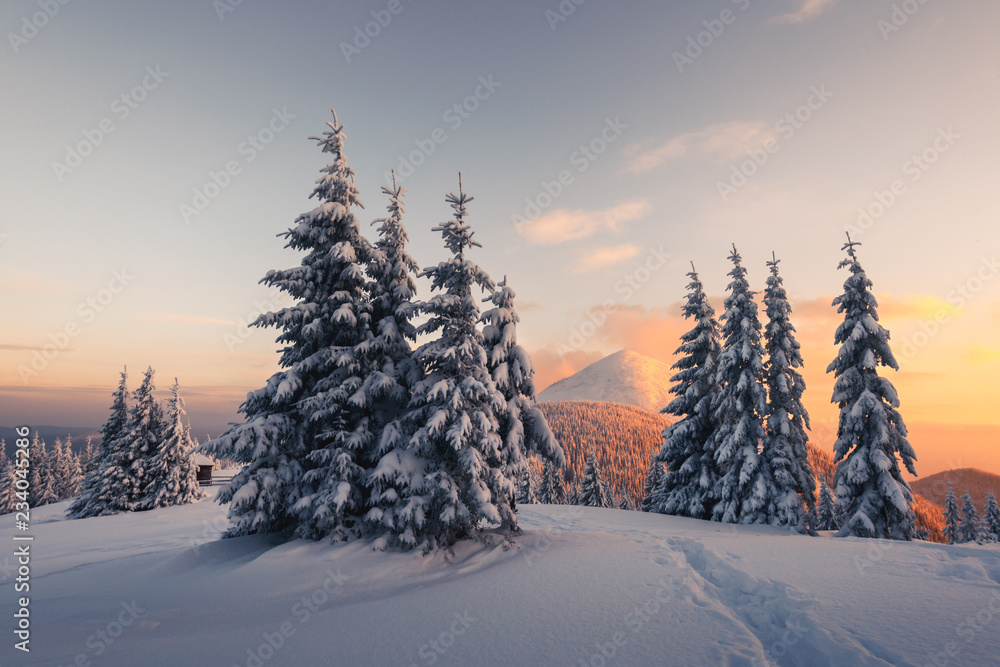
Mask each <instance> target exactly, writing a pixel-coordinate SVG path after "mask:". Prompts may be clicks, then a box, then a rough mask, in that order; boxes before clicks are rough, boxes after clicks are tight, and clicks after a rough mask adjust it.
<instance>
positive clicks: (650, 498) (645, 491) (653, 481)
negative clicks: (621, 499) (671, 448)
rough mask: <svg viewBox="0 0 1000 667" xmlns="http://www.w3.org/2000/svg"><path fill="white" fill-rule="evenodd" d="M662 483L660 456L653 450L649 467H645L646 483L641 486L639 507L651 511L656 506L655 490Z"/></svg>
mask: <svg viewBox="0 0 1000 667" xmlns="http://www.w3.org/2000/svg"><path fill="white" fill-rule="evenodd" d="M662 484H663V463H661V462H660V457H659V456H657V454H656V453H655V452H654V453H653V455H652V457H650V461H649V467H648V468H647V469H646V483H645V485H644V486H643V487H642V503H641V504H640V505H639V509H640V510H642V511H643V512H652V511H654V507H655V506H656V500H655V496H656V492H657V491H658V490H659V489H660V486H661V485H662Z"/></svg>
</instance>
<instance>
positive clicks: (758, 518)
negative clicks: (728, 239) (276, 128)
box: [712, 245, 778, 524]
mask: <svg viewBox="0 0 1000 667" xmlns="http://www.w3.org/2000/svg"><path fill="white" fill-rule="evenodd" d="M729 259H730V261H732V263H733V270H732V271H730V272H729V276H730V277H731V278H732V282H730V283H729V288H728V289H729V296H727V297H726V301H725V305H726V312H725V313H723V315H722V336H723V348H722V352H721V353H720V354H719V369H718V372H717V374H716V382H717V383H718V384H719V385H720V389H719V396H718V401H717V403H716V406H715V413H714V416H715V421H716V423H717V424H718V426H717V428H716V431H715V433H714V434H713V442H714V449H715V461H716V463H717V464H718V465H719V467H720V468H721V469H722V470H723V471H724V472H723V475H722V478H721V479H720V480H719V481H718V483H717V485H716V486H717V489H718V491H717V494H716V496H717V498H718V499H719V500H718V502H717V503H716V505H715V507H714V508H713V511H712V518H713V519H715V520H717V521H723V522H725V523H744V524H769V523H773V522H774V521H775V520H776V517H777V503H778V497H777V496H776V489H775V483H774V478H773V475H772V471H771V468H770V465H769V461H768V458H767V457H765V456H761V455H760V453H759V451H760V447H761V444H762V443H763V442H764V437H765V432H764V415H765V414H766V413H767V394H766V391H765V388H764V348H763V346H762V345H761V325H760V320H758V318H757V304H756V303H755V302H754V300H753V297H754V294H755V293H754V292H753V291H751V290H750V285H749V283H748V282H747V278H746V269H745V268H743V264H742V260H741V258H740V255H739V253H738V252H737V251H736V246H735V245H734V246H733V252H732V254H730V255H729Z"/></svg>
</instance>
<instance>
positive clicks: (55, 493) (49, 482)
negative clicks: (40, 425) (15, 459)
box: [30, 431, 60, 507]
mask: <svg viewBox="0 0 1000 667" xmlns="http://www.w3.org/2000/svg"><path fill="white" fill-rule="evenodd" d="M31 449H32V452H31V456H32V460H31V475H30V479H31V491H30V494H31V498H32V500H31V501H30V502H31V506H32V507H41V506H42V505H48V504H49V503H54V502H56V501H58V500H60V498H59V489H58V479H57V478H56V460H55V459H56V457H55V454H56V452H55V451H51V452H50V451H48V447H47V445H46V444H45V440H42V439H40V438H39V437H38V431H35V438H34V440H33V442H32V443H31Z"/></svg>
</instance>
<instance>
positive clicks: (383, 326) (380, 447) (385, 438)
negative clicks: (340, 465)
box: [363, 172, 423, 533]
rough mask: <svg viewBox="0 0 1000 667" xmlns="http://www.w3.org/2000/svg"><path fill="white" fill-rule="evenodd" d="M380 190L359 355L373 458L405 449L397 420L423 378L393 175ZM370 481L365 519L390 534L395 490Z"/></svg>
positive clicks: (409, 262) (399, 192) (380, 480)
mask: <svg viewBox="0 0 1000 667" xmlns="http://www.w3.org/2000/svg"><path fill="white" fill-rule="evenodd" d="M382 192H383V193H385V194H386V195H387V196H388V197H389V204H388V207H387V208H388V212H389V215H388V216H387V217H385V218H379V219H377V220H374V221H373V222H372V224H373V225H378V232H379V240H378V241H376V243H375V247H374V252H373V253H372V259H371V261H370V263H369V264H368V268H367V270H368V275H369V277H370V278H371V280H370V282H369V288H368V289H369V292H370V298H371V303H372V322H373V323H374V324H373V326H374V331H375V337H374V339H373V340H372V342H371V344H370V346H369V347H368V348H367V350H365V351H364V355H363V356H364V357H365V359H366V366H367V367H368V368H369V369H370V371H369V374H368V376H367V377H366V378H365V393H367V394H368V395H370V396H372V397H373V399H374V402H375V403H374V417H375V422H376V423H375V427H374V430H375V431H376V433H378V435H379V438H378V442H377V445H376V452H375V456H376V457H378V458H381V457H382V456H384V455H386V454H388V453H389V452H390V451H392V450H394V449H398V448H401V447H403V446H404V444H405V440H406V438H407V437H408V435H407V433H406V432H405V429H404V427H403V425H402V423H401V421H400V418H401V416H402V414H403V412H404V411H405V408H406V405H407V403H408V402H409V397H410V392H411V390H412V388H413V386H414V385H416V383H417V382H418V381H419V380H420V378H421V377H422V376H423V369H421V368H420V367H419V365H418V364H417V363H416V360H415V359H414V357H413V350H412V347H411V345H410V343H411V342H413V341H415V340H416V327H415V326H414V325H413V324H412V322H411V319H412V318H413V316H414V314H415V308H416V304H414V302H413V299H414V297H415V295H416V282H415V280H414V276H416V275H417V274H418V273H419V271H420V267H419V266H418V265H417V263H416V261H415V260H414V259H413V258H412V257H411V256H410V255H409V254H408V253H407V251H406V243H407V241H408V238H409V237H408V235H407V233H406V228H405V227H404V226H403V222H402V216H403V213H404V211H405V206H404V203H403V195H404V193H405V192H406V190H405V189H403V188H402V187H401V186H399V185H398V184H397V183H396V174H395V172H393V175H392V187H391V188H388V187H383V188H382ZM369 483H370V485H371V509H370V510H369V511H368V514H367V516H366V519H367V521H368V522H369V524H370V525H371V526H372V530H373V532H376V533H381V532H383V531H385V530H392V529H393V527H394V526H395V524H396V516H395V514H394V510H395V509H396V508H398V500H399V496H400V490H399V489H397V488H396V487H395V486H393V485H392V483H391V481H390V480H388V479H387V478H384V477H373V478H371V479H370V480H369Z"/></svg>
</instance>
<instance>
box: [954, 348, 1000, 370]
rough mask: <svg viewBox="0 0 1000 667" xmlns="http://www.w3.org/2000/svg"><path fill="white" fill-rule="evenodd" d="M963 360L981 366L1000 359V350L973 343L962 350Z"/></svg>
mask: <svg viewBox="0 0 1000 667" xmlns="http://www.w3.org/2000/svg"><path fill="white" fill-rule="evenodd" d="M962 361H964V362H966V363H968V364H972V365H974V366H979V365H980V364H989V363H994V362H997V361H1000V350H997V349H995V348H992V347H985V346H982V345H972V346H969V347H967V348H965V349H964V350H962Z"/></svg>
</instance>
